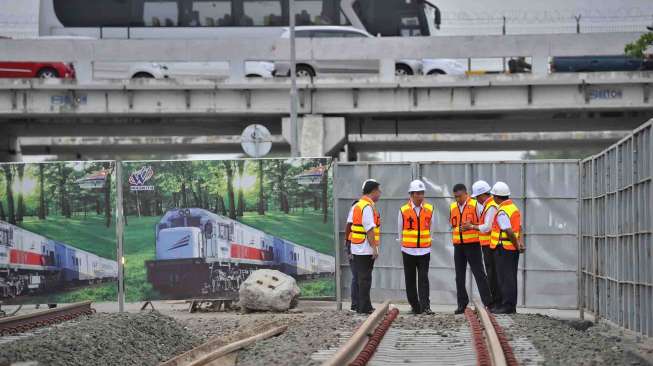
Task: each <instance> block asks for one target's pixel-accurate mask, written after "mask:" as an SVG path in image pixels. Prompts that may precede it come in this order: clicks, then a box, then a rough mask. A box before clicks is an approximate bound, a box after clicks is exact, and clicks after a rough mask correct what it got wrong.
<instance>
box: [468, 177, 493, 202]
mask: <svg viewBox="0 0 653 366" xmlns="http://www.w3.org/2000/svg"><path fill="white" fill-rule="evenodd" d="M489 191H490V185H489V184H487V182H486V181H484V180H479V181H476V182H474V184H472V197H474V198H475V197H478V196H480V195H482V194H483V193H488V192H489Z"/></svg>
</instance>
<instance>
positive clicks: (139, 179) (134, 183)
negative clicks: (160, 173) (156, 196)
mask: <svg viewBox="0 0 653 366" xmlns="http://www.w3.org/2000/svg"><path fill="white" fill-rule="evenodd" d="M153 176H154V170H152V167H151V166H144V167H142V168H140V169H138V170H137V171H135V172H133V173H131V175H130V176H129V190H130V191H132V192H135V191H153V190H154V186H146V185H145V183H146V182H147V181H148V180H150V178H152V177H153Z"/></svg>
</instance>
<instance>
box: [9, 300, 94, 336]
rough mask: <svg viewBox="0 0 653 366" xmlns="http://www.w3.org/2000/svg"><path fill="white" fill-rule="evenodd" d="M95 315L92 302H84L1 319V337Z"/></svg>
mask: <svg viewBox="0 0 653 366" xmlns="http://www.w3.org/2000/svg"><path fill="white" fill-rule="evenodd" d="M93 313H95V309H92V308H91V301H83V302H78V303H74V304H69V305H63V306H60V307H56V308H52V309H47V310H43V311H37V312H34V313H29V314H24V315H15V316H9V317H6V318H0V336H9V335H13V334H17V333H24V332H27V331H30V330H32V329H35V328H41V327H46V326H50V325H53V324H57V323H61V322H64V321H67V320H71V319H75V318H77V317H79V316H81V315H90V314H93Z"/></svg>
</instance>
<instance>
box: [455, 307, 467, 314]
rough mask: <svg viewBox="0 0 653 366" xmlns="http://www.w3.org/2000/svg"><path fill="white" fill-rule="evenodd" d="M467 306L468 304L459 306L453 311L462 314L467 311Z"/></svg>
mask: <svg viewBox="0 0 653 366" xmlns="http://www.w3.org/2000/svg"><path fill="white" fill-rule="evenodd" d="M466 308H467V306H465V307H459V308H458V309H456V311H454V312H453V313H454V314H456V315H458V314H462V313H464V312H465V309H466Z"/></svg>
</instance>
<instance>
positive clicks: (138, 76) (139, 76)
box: [132, 72, 154, 79]
mask: <svg viewBox="0 0 653 366" xmlns="http://www.w3.org/2000/svg"><path fill="white" fill-rule="evenodd" d="M132 79H154V75H152V74H150V73H149V72H137V73H136V74H134V76H132Z"/></svg>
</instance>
